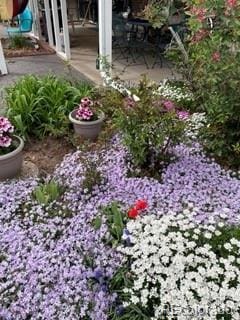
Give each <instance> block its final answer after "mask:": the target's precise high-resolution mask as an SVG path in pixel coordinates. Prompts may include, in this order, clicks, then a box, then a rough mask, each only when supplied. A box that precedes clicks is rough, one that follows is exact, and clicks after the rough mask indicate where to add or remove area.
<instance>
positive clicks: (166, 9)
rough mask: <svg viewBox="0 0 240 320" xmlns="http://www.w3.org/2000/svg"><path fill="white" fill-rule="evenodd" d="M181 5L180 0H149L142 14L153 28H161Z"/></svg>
mask: <svg viewBox="0 0 240 320" xmlns="http://www.w3.org/2000/svg"><path fill="white" fill-rule="evenodd" d="M182 7H183V1H181V0H149V1H148V3H147V5H146V6H145V9H144V15H145V17H146V19H147V20H148V21H149V22H150V23H151V25H152V27H153V28H161V27H162V26H163V25H164V24H167V23H168V20H169V19H171V16H172V15H173V14H174V13H176V11H177V10H178V9H180V8H182Z"/></svg>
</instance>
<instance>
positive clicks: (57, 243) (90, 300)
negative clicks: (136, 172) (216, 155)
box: [0, 137, 240, 320]
mask: <svg viewBox="0 0 240 320" xmlns="http://www.w3.org/2000/svg"><path fill="white" fill-rule="evenodd" d="M173 151H174V153H175V155H176V159H177V160H176V161H175V162H173V163H171V164H170V165H169V166H168V167H167V168H166V170H165V172H164V173H163V176H162V181H161V182H159V181H157V180H154V179H152V178H147V177H143V178H135V177H129V176H128V171H129V170H130V167H129V165H128V163H126V157H128V156H129V155H128V152H127V150H126V149H125V148H124V147H123V146H122V144H121V141H120V139H119V137H115V138H114V140H113V141H112V145H111V147H110V148H109V149H106V150H102V151H100V152H98V153H88V154H82V153H81V152H76V153H74V154H71V155H68V156H66V158H65V159H64V161H63V162H62V164H61V165H60V166H59V167H58V168H57V169H56V171H55V173H54V175H53V178H54V179H55V180H57V181H58V182H59V183H61V184H63V185H64V186H65V188H66V191H65V193H64V195H63V197H62V198H61V199H59V200H57V201H54V202H53V203H50V204H49V205H40V204H39V203H37V202H36V201H35V200H33V199H32V198H31V192H32V190H33V189H34V188H35V186H36V185H37V184H38V181H35V180H26V181H19V182H17V183H2V184H0V318H1V319H14V320H25V319H34V320H40V319H41V320H49V319H57V320H63V319H64V320H75V319H79V318H80V319H92V320H107V319H108V316H107V313H108V310H109V308H110V306H111V305H112V304H113V303H114V301H115V298H116V297H115V295H114V294H112V293H110V292H109V288H108V280H109V279H111V277H112V276H113V274H114V272H115V271H116V270H117V268H118V267H119V266H120V265H121V261H122V256H121V255H120V254H119V253H118V252H116V251H115V250H114V249H113V248H111V247H109V246H108V245H107V244H106V241H105V239H106V237H107V236H108V229H107V226H106V224H105V223H104V217H102V224H101V227H100V228H99V229H95V228H94V227H93V221H94V219H95V218H96V217H101V210H100V208H101V207H103V206H106V205H107V204H109V203H111V202H112V201H119V202H120V203H122V206H123V208H125V209H128V208H129V207H130V206H132V204H133V203H135V201H136V200H138V199H146V200H147V202H148V205H149V207H148V210H149V211H151V212H152V213H157V212H159V211H161V212H163V213H168V212H169V211H171V210H173V211H177V212H181V211H182V210H183V209H184V208H185V207H186V206H187V204H189V203H192V205H193V206H194V207H195V208H197V213H198V214H197V216H196V219H197V221H199V222H200V223H205V222H206V223H207V222H208V220H209V219H210V218H211V217H213V218H217V217H218V215H219V213H220V212H222V211H224V212H226V214H227V220H228V221H229V222H233V223H234V222H236V221H237V220H238V216H239V212H240V202H239V198H240V181H239V180H238V179H237V178H233V177H231V174H230V172H226V171H224V170H223V169H221V167H220V166H219V165H217V164H216V163H215V162H213V161H211V160H210V159H208V158H207V157H206V156H205V155H204V154H203V153H202V151H201V148H200V147H199V146H198V145H195V146H194V147H192V148H190V147H186V146H184V145H180V146H178V147H176V148H175V149H174V150H173ZM83 156H87V157H88V158H89V159H91V161H96V163H100V165H99V166H98V170H99V171H100V172H101V174H102V175H103V176H104V178H105V179H104V182H103V183H102V184H101V185H95V186H93V189H92V192H91V193H90V194H89V193H88V192H85V191H84V190H83V188H82V183H83V181H84V179H85V174H86V173H85V171H86V170H85V169H84V162H83V161H81V159H82V157H83Z"/></svg>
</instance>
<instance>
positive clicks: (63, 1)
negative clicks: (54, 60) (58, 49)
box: [61, 0, 71, 59]
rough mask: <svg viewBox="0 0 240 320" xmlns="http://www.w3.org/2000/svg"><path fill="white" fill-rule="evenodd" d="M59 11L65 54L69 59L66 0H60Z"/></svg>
mask: <svg viewBox="0 0 240 320" xmlns="http://www.w3.org/2000/svg"><path fill="white" fill-rule="evenodd" d="M61 13H62V22H63V38H64V48H65V55H66V58H67V59H70V58H71V52H70V41H69V30H68V16H67V4H66V0H61Z"/></svg>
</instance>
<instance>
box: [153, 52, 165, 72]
mask: <svg viewBox="0 0 240 320" xmlns="http://www.w3.org/2000/svg"><path fill="white" fill-rule="evenodd" d="M158 59H159V61H158ZM158 62H160V67H161V68H162V67H163V60H162V54H161V53H160V52H159V51H157V52H156V55H155V60H154V62H153V65H152V69H154V67H155V65H156V64H157V63H158Z"/></svg>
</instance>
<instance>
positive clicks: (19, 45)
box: [9, 34, 29, 49]
mask: <svg viewBox="0 0 240 320" xmlns="http://www.w3.org/2000/svg"><path fill="white" fill-rule="evenodd" d="M27 47H29V43H28V41H27V38H26V37H24V36H23V35H21V34H19V35H14V36H12V37H10V38H9V48H10V49H23V48H27Z"/></svg>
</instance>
